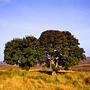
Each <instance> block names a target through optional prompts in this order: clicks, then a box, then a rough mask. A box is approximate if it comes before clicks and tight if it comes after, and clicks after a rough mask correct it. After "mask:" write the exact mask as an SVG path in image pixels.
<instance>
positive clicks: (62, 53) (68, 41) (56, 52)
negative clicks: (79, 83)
mask: <svg viewBox="0 0 90 90" xmlns="http://www.w3.org/2000/svg"><path fill="white" fill-rule="evenodd" d="M39 43H40V46H42V47H43V48H44V50H45V51H48V53H49V55H50V56H51V59H54V62H55V61H56V60H55V59H58V60H57V61H56V62H58V65H61V66H62V67H64V68H65V69H68V68H69V67H71V66H73V65H75V64H78V63H79V62H80V61H81V60H83V59H85V54H84V53H85V52H84V50H83V48H80V47H79V42H78V39H76V38H75V37H74V36H73V35H72V34H71V33H70V32H68V31H62V32H61V31H58V30H47V31H44V32H42V34H41V36H40V38H39Z"/></svg>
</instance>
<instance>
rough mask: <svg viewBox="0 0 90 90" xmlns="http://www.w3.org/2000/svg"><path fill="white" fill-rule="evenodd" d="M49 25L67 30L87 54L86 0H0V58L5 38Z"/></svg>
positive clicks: (89, 22) (89, 14)
mask: <svg viewBox="0 0 90 90" xmlns="http://www.w3.org/2000/svg"><path fill="white" fill-rule="evenodd" d="M49 29H54V30H61V31H70V32H71V33H72V34H73V35H74V36H75V37H76V38H77V39H79V42H80V47H82V48H84V49H85V51H86V56H90V46H89V45H90V40H89V36H90V0H0V60H3V51H4V46H5V43H7V42H8V41H10V40H12V39H13V38H22V37H24V36H26V35H33V36H35V37H37V38H38V37H39V36H40V34H41V33H42V32H43V31H45V30H49Z"/></svg>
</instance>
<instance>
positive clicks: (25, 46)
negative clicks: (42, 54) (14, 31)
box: [4, 36, 37, 69]
mask: <svg viewBox="0 0 90 90" xmlns="http://www.w3.org/2000/svg"><path fill="white" fill-rule="evenodd" d="M36 47H37V39H36V38H35V37H33V36H27V37H25V38H23V39H13V40H11V41H10V42H8V43H6V45H5V50H4V62H6V63H7V64H12V65H14V64H16V65H19V66H20V67H21V68H23V69H29V68H30V67H31V66H34V65H35V63H36V61H35V60H36V54H37V53H36Z"/></svg>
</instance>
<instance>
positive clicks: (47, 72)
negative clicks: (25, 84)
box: [38, 70, 65, 75]
mask: <svg viewBox="0 0 90 90" xmlns="http://www.w3.org/2000/svg"><path fill="white" fill-rule="evenodd" d="M38 72H40V73H45V74H48V75H52V73H53V72H54V71H44V70H43V71H41V70H39V71H38ZM55 73H56V74H65V72H55Z"/></svg>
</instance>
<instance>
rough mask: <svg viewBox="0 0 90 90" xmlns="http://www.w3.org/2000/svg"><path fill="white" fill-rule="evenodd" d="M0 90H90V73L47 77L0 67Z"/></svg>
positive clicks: (59, 74) (34, 72)
mask: <svg viewBox="0 0 90 90" xmlns="http://www.w3.org/2000/svg"><path fill="white" fill-rule="evenodd" d="M0 90H90V71H88V72H87V71H86V72H85V71H75V72H68V73H64V74H63V73H57V74H56V75H49V74H47V73H45V72H38V71H33V70H31V71H23V70H21V69H19V68H18V67H12V66H0Z"/></svg>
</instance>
